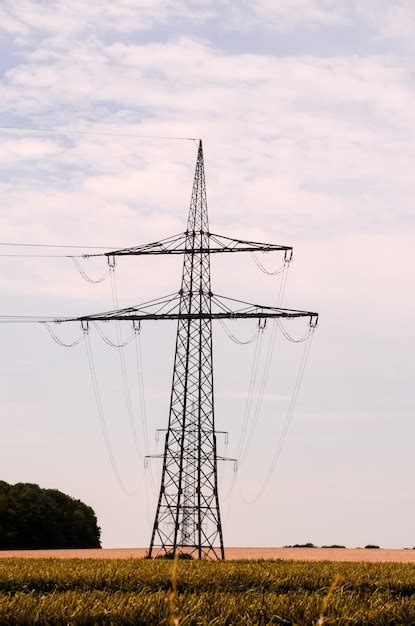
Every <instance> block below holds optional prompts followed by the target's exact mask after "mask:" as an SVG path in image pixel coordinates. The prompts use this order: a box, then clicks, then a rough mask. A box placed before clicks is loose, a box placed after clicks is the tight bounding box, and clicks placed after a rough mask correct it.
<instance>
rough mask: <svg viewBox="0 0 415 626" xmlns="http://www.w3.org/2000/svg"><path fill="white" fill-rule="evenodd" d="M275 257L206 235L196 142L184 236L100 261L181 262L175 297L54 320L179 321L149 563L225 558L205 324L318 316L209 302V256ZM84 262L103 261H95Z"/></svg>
mask: <svg viewBox="0 0 415 626" xmlns="http://www.w3.org/2000/svg"><path fill="white" fill-rule="evenodd" d="M258 251H268V252H269V251H280V252H282V253H283V254H284V259H285V261H286V262H288V261H290V260H291V258H292V248H291V247H290V246H277V245H273V244H266V243H259V242H252V241H245V240H241V239H232V238H230V237H224V236H221V235H216V234H214V233H211V232H210V230H209V220H208V208H207V201H206V185H205V172H204V161H203V148H202V142H201V141H200V142H199V147H198V154H197V162H196V171H195V175H194V181H193V189H192V196H191V202H190V210H189V216H188V221H187V228H186V231H185V232H183V233H180V234H178V235H174V236H172V237H168V238H166V239H163V240H161V241H157V242H154V243H150V244H146V245H143V246H137V247H133V248H125V249H121V250H115V251H111V252H107V253H104V255H105V256H107V258H108V262H109V263H112V264H113V263H114V258H115V257H116V256H127V255H128V256H129V255H160V254H163V255H164V254H182V255H183V257H184V261H183V273H182V282H181V288H180V291H179V292H178V293H175V294H173V295H171V294H170V295H168V296H165V297H162V298H157V299H156V300H151V301H149V302H145V303H143V304H141V305H138V306H134V307H129V308H126V309H120V310H117V311H110V312H107V313H101V314H97V315H88V316H83V317H78V318H64V319H60V320H57V321H59V322H63V321H75V320H78V321H81V323H82V325H83V328H84V329H87V328H88V324H89V322H91V321H99V320H105V321H109V320H130V321H132V322H133V324H134V323H136V322H137V320H138V321H140V322H141V321H143V320H178V322H177V338H176V350H175V359H174V370H173V382H172V389H171V398H170V414H169V422H168V427H167V429H166V431H165V442H164V452H163V454H162V455H156V456H158V457H159V458H162V460H163V467H162V475H161V485H160V492H159V497H158V503H157V510H156V515H155V520H154V525H153V531H152V535H151V541H150V547H149V556H150V557H154V556H157V555H159V554H161V555H163V554H164V555H175V554H176V553H177V552H179V553H188V554H189V553H190V554H191V555H194V556H196V557H198V558H211V559H223V558H224V557H225V552H224V544H223V535H222V524H221V516H220V508H219V494H218V478H217V464H218V461H220V460H226V459H224V458H223V457H220V456H219V455H218V453H217V445H216V435H217V431H216V430H215V410H214V390H213V363H212V320H215V319H247V318H256V319H258V320H266V319H267V318H298V317H306V318H307V317H308V318H309V320H310V326H316V324H317V320H318V315H317V313H313V312H310V311H297V310H293V309H282V308H276V307H269V306H261V305H257V304H252V303H249V302H244V301H240V300H235V299H233V298H226V297H224V296H219V295H217V294H214V293H213V292H212V289H211V279H210V255H211V254H217V253H225V252H228V253H231V252H258ZM84 256H102V255H99V254H94V255H84Z"/></svg>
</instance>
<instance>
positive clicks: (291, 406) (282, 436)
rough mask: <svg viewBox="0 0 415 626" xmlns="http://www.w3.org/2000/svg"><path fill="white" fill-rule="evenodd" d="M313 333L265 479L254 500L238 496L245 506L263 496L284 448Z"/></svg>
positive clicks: (313, 328)
mask: <svg viewBox="0 0 415 626" xmlns="http://www.w3.org/2000/svg"><path fill="white" fill-rule="evenodd" d="M314 331H315V327H311V329H310V333H309V335H308V337H307V342H306V344H305V346H304V351H303V355H302V358H301V363H300V367H299V369H298V372H297V377H296V380H295V384H294V387H293V392H292V395H291V399H290V403H289V405H288V409H287V413H286V416H285V419H284V423H283V426H282V429H281V433H280V436H279V439H278V442H277V445H276V447H275V451H274V454H273V457H272V461H271V463H270V466H269V469H268V471H267V473H266V475H265V478H264V480H263V482H262V485H261V487H260V489H259V491H258V492H257V494H256V496H255V497H254V498H252V499H247V498H246V497H244V496H243V495H242V494H241V492H240V495H242V498H243V500H244V501H245V502H246V503H247V504H255V503H256V502H258V500H259V499H260V498H261V497H262V496H263V494H264V493H265V491H266V489H267V487H268V485H269V483H270V481H271V478H272V476H273V474H274V471H275V468H276V465H277V463H278V460H279V458H280V456H281V452H282V449H283V446H284V443H285V440H286V437H287V433H288V429H289V426H290V423H291V420H292V417H293V413H294V409H295V405H296V403H297V399H298V394H299V391H300V387H301V383H302V380H303V377H304V371H305V368H306V365H307V361H308V357H309V354H310V348H311V343H312V338H313V335H314Z"/></svg>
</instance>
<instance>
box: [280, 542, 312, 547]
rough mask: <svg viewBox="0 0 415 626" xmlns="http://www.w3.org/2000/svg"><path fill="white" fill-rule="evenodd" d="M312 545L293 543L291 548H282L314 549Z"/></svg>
mask: <svg viewBox="0 0 415 626" xmlns="http://www.w3.org/2000/svg"><path fill="white" fill-rule="evenodd" d="M316 547H317V546H315V545H314V543H295V544H294V545H293V546H284V548H316Z"/></svg>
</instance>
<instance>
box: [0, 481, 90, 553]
mask: <svg viewBox="0 0 415 626" xmlns="http://www.w3.org/2000/svg"><path fill="white" fill-rule="evenodd" d="M100 536H101V529H100V528H99V526H98V524H97V518H96V516H95V513H94V511H93V509H92V508H91V507H89V506H87V505H86V504H84V503H83V502H81V501H80V500H75V499H74V498H71V497H70V496H67V495H65V494H64V493H62V492H60V491H58V490H57V489H42V488H41V487H39V485H35V484H32V483H17V484H16V485H9V484H8V483H6V482H4V481H0V549H1V550H21V549H27V550H30V549H32V550H34V549H41V548H43V549H47V548H100V547H101V541H100Z"/></svg>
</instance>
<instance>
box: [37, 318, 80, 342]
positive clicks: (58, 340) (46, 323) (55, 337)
mask: <svg viewBox="0 0 415 626" xmlns="http://www.w3.org/2000/svg"><path fill="white" fill-rule="evenodd" d="M40 323H41V324H43V326H44V327H45V328H46V330H47V331H48V333H49V335H50V336H51V337H52V339H53V341H54V342H55V343H57V344H58V346H61V348H74V347H75V346H78V345H79V344H80V343H81V341H82V339H83V336H82V335H80V337H78V339H75V341H72V343H65V342H64V341H62V339H60V338H59V337H58V336H57V334H56V333H55V332H54V331H53V330H52V328H51V326H50V324H48V322H40Z"/></svg>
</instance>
